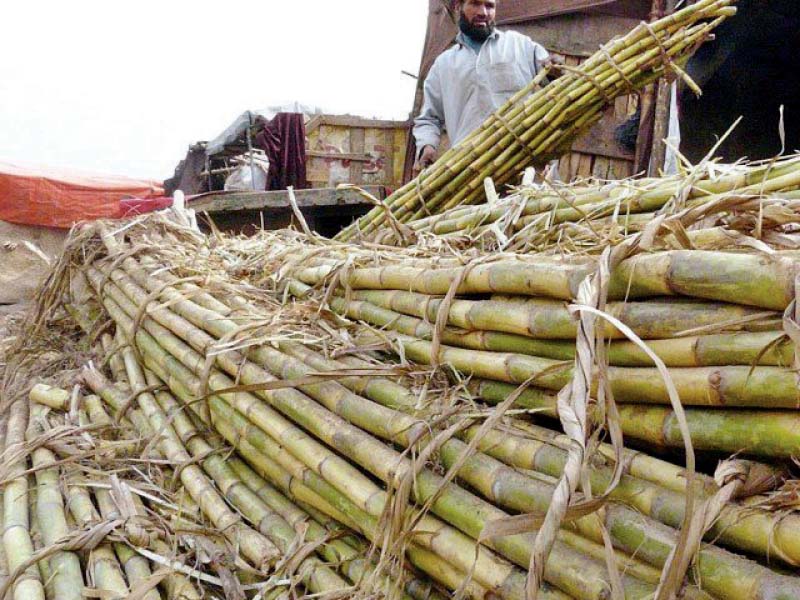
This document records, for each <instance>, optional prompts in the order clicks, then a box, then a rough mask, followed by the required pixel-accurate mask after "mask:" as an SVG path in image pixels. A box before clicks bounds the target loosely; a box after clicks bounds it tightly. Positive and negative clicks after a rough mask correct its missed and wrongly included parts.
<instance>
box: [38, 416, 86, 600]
mask: <svg viewBox="0 0 800 600" xmlns="http://www.w3.org/2000/svg"><path fill="white" fill-rule="evenodd" d="M40 408H42V407H41V406H37V405H35V404H34V405H32V406H31V421H30V422H29V425H28V432H27V438H28V441H29V442H30V443H35V442H36V438H37V437H38V436H39V435H40V434H41V426H40V425H39V424H38V423H37V422H36V420H37V415H41V414H42V413H41V411H40V410H37V409H40ZM39 418H41V417H39ZM31 460H32V463H33V468H34V469H35V474H36V482H37V490H36V516H37V520H38V522H39V527H40V528H41V534H42V540H43V542H44V545H45V546H55V545H57V544H58V543H59V542H61V541H63V540H64V539H66V538H67V537H68V536H69V534H70V528H69V526H68V525H67V519H66V517H65V512H64V498H63V496H62V495H61V490H60V489H59V469H58V467H57V466H56V457H55V455H54V454H53V453H52V452H51V451H50V450H47V449H46V448H44V447H37V448H36V449H35V450H34V451H33V453H32V454H31ZM47 560H48V561H49V563H50V567H51V569H52V571H53V590H54V593H55V596H56V598H58V599H59V600H61V599H62V598H63V599H64V600H81V599H82V598H83V588H84V583H83V576H82V574H81V565H80V560H79V559H78V555H77V554H76V553H74V552H68V551H64V550H59V551H56V552H55V553H54V554H52V555H51V556H50V557H49V558H48V559H47Z"/></svg>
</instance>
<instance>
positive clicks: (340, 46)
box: [0, 0, 428, 179]
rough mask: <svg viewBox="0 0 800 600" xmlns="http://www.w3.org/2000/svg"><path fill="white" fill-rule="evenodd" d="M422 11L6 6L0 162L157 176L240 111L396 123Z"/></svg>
mask: <svg viewBox="0 0 800 600" xmlns="http://www.w3.org/2000/svg"><path fill="white" fill-rule="evenodd" d="M427 6H428V0H401V1H400V2H390V1H388V0H289V1H281V0H261V1H251V0H229V1H228V2H209V1H207V0H194V1H189V0H159V1H156V0H136V1H133V2H120V1H114V0H112V1H109V0H72V1H70V2H65V1H64V0H57V1H56V0H39V1H37V2H10V1H8V0H4V1H3V9H2V20H3V24H4V27H3V34H2V36H0V57H2V58H0V160H3V161H7V162H12V163H17V164H23V165H24V164H29V165H30V164H40V165H52V166H58V167H69V168H76V169H81V170H89V171H96V172H101V173H111V174H117V175H129V176H135V177H149V178H154V179H163V178H165V177H168V176H170V175H171V174H172V171H173V169H174V167H175V165H176V164H177V162H178V161H179V160H180V159H181V158H183V156H184V155H185V152H186V149H187V147H188V146H189V144H190V143H192V142H194V141H197V140H205V139H209V138H212V137H214V136H215V135H216V134H218V133H219V132H221V131H222V130H223V129H224V128H225V127H226V126H227V125H229V124H230V123H231V122H232V121H233V120H234V118H236V117H237V116H238V115H239V114H240V113H242V112H243V111H244V110H246V109H250V108H262V107H266V106H270V105H275V104H283V103H287V102H291V101H294V100H297V101H299V102H302V103H304V104H311V105H317V106H319V107H321V108H323V109H324V110H326V111H329V112H332V113H351V114H358V115H361V116H365V117H372V116H375V117H381V118H396V119H405V118H407V117H408V114H409V112H410V111H411V108H412V102H413V97H414V87H415V82H414V80H413V79H411V78H410V77H408V76H406V75H403V74H401V72H400V71H401V70H406V71H409V72H411V73H416V72H417V69H418V67H419V62H420V57H421V54H422V45H423V42H424V38H425V26H426V16H427Z"/></svg>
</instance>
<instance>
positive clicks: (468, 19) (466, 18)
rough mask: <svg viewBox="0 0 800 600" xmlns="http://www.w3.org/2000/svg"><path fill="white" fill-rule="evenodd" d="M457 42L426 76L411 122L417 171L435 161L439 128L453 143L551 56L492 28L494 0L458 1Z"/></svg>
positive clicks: (517, 36) (518, 36) (529, 42)
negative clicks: (420, 101) (417, 110)
mask: <svg viewBox="0 0 800 600" xmlns="http://www.w3.org/2000/svg"><path fill="white" fill-rule="evenodd" d="M459 5H460V6H459V23H458V26H459V30H460V31H459V33H458V36H457V37H456V44H455V45H454V46H452V47H451V48H449V49H448V50H446V51H445V52H443V53H442V54H441V55H440V56H439V57H438V58H437V59H436V61H435V62H434V63H433V66H432V67H431V70H430V72H429V73H428V77H427V78H426V79H425V86H424V93H425V97H424V102H423V105H422V112H421V113H420V114H419V116H418V117H417V118H416V119H415V120H414V139H415V140H416V143H417V161H416V164H415V165H414V170H415V172H416V173H418V172H419V171H421V170H422V169H424V168H425V167H427V166H429V165H430V164H431V163H433V162H434V160H436V150H437V148H438V147H439V140H440V138H441V135H442V130H446V131H447V133H448V135H449V136H450V142H451V144H452V145H454V146H455V145H456V144H458V143H459V142H460V141H461V140H463V139H464V138H465V137H467V136H468V135H469V134H470V133H471V132H472V131H473V130H474V129H476V128H477V127H478V126H479V125H480V124H481V123H483V121H485V120H486V118H487V117H488V116H489V115H490V114H492V113H493V112H495V111H496V110H497V109H498V108H500V106H502V105H503V103H505V102H506V101H507V100H508V99H509V98H510V97H511V96H513V95H514V94H515V93H516V92H518V91H519V90H521V89H522V88H523V87H525V86H526V85H527V84H528V83H529V82H530V81H531V80H532V79H533V78H534V77H535V76H536V74H537V73H538V72H539V71H540V70H541V69H542V68H543V67H544V66H545V64H546V63H547V62H548V61H549V60H550V56H549V55H548V53H547V50H545V49H544V48H543V47H542V46H541V45H539V44H537V43H536V42H534V41H532V40H531V39H530V38H528V37H526V36H524V35H521V34H519V33H516V32H514V31H499V30H498V29H496V28H495V10H496V5H497V2H496V1H495V0H460V2H459Z"/></svg>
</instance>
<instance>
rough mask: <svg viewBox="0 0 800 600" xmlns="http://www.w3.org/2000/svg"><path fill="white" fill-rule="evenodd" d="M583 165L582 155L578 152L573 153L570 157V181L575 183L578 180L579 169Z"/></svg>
mask: <svg viewBox="0 0 800 600" xmlns="http://www.w3.org/2000/svg"><path fill="white" fill-rule="evenodd" d="M580 164H581V155H580V153H578V152H572V153H571V154H570V155H569V179H568V181H575V180H576V179H577V178H578V169H579V167H580Z"/></svg>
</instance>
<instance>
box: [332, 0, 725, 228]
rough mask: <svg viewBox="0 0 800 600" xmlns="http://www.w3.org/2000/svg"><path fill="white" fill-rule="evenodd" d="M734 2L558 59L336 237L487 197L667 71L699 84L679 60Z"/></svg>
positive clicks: (690, 9)
mask: <svg viewBox="0 0 800 600" xmlns="http://www.w3.org/2000/svg"><path fill="white" fill-rule="evenodd" d="M732 4H733V0H700V1H699V2H696V3H694V4H691V5H689V6H687V7H685V8H683V9H681V10H679V11H676V12H674V13H673V14H671V15H669V16H667V17H664V18H663V19H660V20H658V21H655V22H653V23H650V24H647V23H642V24H641V25H640V26H638V27H637V28H636V29H634V30H633V31H632V32H630V33H629V34H627V35H626V36H624V37H620V38H617V39H614V40H612V41H610V42H609V43H608V44H606V45H605V46H604V47H603V48H601V50H600V51H599V52H597V53H596V54H595V55H594V56H592V57H591V58H589V59H588V60H587V61H586V62H585V63H583V64H582V65H581V66H580V67H579V68H577V69H573V68H568V67H565V66H561V67H560V69H562V70H564V71H565V72H564V74H563V75H561V76H560V77H559V78H557V79H555V80H554V81H553V82H551V83H549V84H548V85H543V83H544V82H545V79H546V78H547V77H548V76H549V75H550V74H551V73H552V71H553V70H552V69H545V70H543V71H542V73H541V74H540V75H539V76H537V77H536V78H535V79H534V80H533V81H532V82H531V83H530V84H529V85H528V86H526V87H525V88H523V89H522V90H521V91H520V92H518V93H517V94H515V95H514V96H513V97H512V98H511V99H510V100H509V101H508V102H507V103H506V104H505V105H504V106H503V107H501V108H500V109H499V110H498V111H497V112H496V113H495V114H493V115H492V116H490V117H489V118H488V119H487V120H486V121H485V122H484V123H483V124H482V125H481V127H479V128H478V129H477V130H476V131H475V132H474V133H472V134H471V135H470V136H469V137H468V138H467V139H465V140H464V141H462V142H461V143H459V144H458V145H456V146H455V147H453V148H451V149H450V150H448V151H447V152H446V153H444V154H443V155H442V157H441V158H440V159H439V160H438V161H436V163H434V164H433V165H432V166H431V167H429V168H428V169H426V170H424V171H423V172H422V173H421V174H420V175H419V176H418V177H417V178H416V179H415V180H413V181H412V182H410V183H409V184H407V185H405V186H403V187H402V188H400V189H399V190H397V191H396V192H395V193H393V194H392V195H391V196H389V197H388V198H387V199H386V201H385V202H384V203H382V204H381V206H378V207H376V208H374V209H373V210H371V211H370V212H369V213H367V215H365V216H364V217H362V218H361V219H359V220H358V221H356V222H355V223H354V224H353V225H351V226H350V227H348V228H347V229H345V230H343V231H342V232H341V233H340V234H339V235H338V236H337V239H340V240H342V241H346V240H353V239H360V238H361V237H362V236H369V235H370V234H373V233H374V232H375V231H377V230H378V229H380V228H381V227H389V226H390V225H391V226H393V227H394V228H395V229H397V230H398V231H399V232H401V231H402V223H406V222H408V221H414V220H417V219H420V218H422V217H425V216H427V215H433V214H438V213H441V212H443V211H446V210H448V209H451V208H454V207H457V206H460V205H464V204H479V203H481V202H484V201H485V194H484V187H483V186H484V179H485V178H486V177H488V176H491V177H492V178H493V179H494V181H495V183H496V184H497V185H498V186H502V185H505V184H507V183H509V182H511V181H512V180H513V179H514V178H515V177H516V176H518V174H520V173H522V171H523V170H525V168H527V167H529V166H531V165H533V164H538V165H540V166H541V165H544V164H546V163H547V161H549V160H551V159H554V158H558V157H559V156H560V155H561V154H563V153H564V152H565V151H567V150H568V149H569V147H570V145H571V144H572V142H573V141H574V139H575V138H576V137H577V136H578V135H580V134H581V133H582V132H583V131H585V130H586V129H587V128H589V127H591V126H592V125H593V124H594V123H595V122H596V121H597V120H599V119H600V118H601V116H602V114H603V110H604V109H605V108H606V107H607V106H609V105H610V104H611V103H613V100H614V98H616V97H618V96H621V95H624V94H628V93H632V92H636V91H637V90H640V89H642V88H643V87H644V86H645V85H647V84H648V83H650V82H652V81H655V80H656V79H658V78H659V77H661V76H662V75H664V74H668V75H672V76H679V77H683V78H684V79H685V80H687V82H688V83H689V84H690V85H692V86H693V87H695V88H696V86H694V84H693V83H692V82H691V80H689V78H688V76H686V74H685V72H684V71H683V69H682V65H684V64H685V63H686V61H687V60H688V59H689V57H690V56H691V55H692V54H693V53H694V51H695V50H696V49H697V47H698V46H699V45H700V44H702V43H703V42H704V41H705V40H706V39H707V38H708V37H709V35H710V33H711V31H713V29H714V28H715V27H716V26H717V25H719V24H720V23H721V22H722V21H724V20H725V19H726V18H727V17H729V16H731V15H733V14H734V13H735V8H733V7H732Z"/></svg>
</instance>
